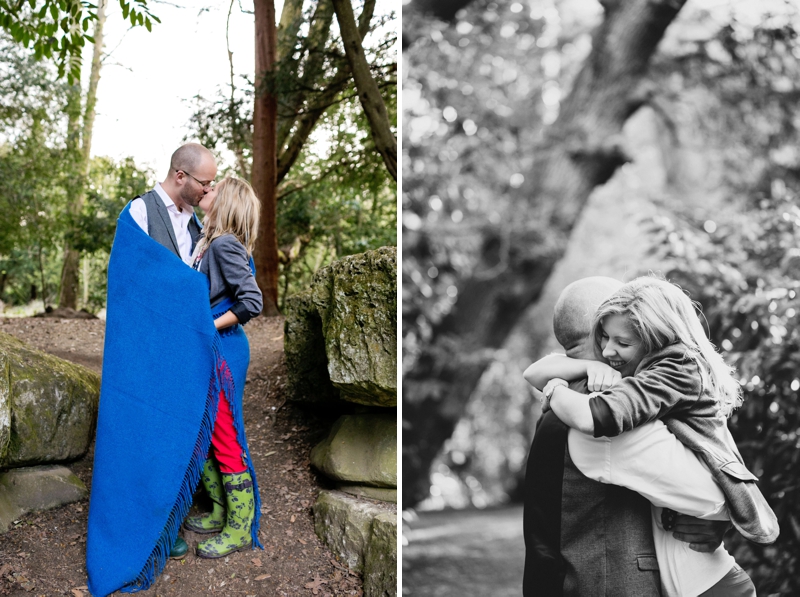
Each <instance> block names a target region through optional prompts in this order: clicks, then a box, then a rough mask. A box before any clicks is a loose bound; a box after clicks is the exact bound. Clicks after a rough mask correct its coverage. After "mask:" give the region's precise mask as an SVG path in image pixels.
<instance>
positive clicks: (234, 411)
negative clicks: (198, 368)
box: [218, 360, 264, 549]
mask: <svg viewBox="0 0 800 597" xmlns="http://www.w3.org/2000/svg"><path fill="white" fill-rule="evenodd" d="M218 375H219V377H220V378H221V379H222V380H224V386H225V387H224V388H223V390H224V392H225V396H227V397H228V405H229V406H230V409H231V415H232V417H233V425H234V427H235V428H236V440H237V441H238V442H239V445H240V446H241V447H242V449H244V452H245V454H246V456H247V471H248V472H249V473H250V478H251V479H252V480H253V498H254V499H255V506H254V512H253V524H252V525H250V537H251V539H252V540H253V548H256V547H258V548H260V549H264V546H263V545H261V541H260V540H259V538H258V529H259V525H260V523H261V496H260V494H259V491H258V482H257V481H256V471H255V469H254V468H253V459H252V458H250V449H249V448H248V446H247V436H246V434H245V432H244V415H243V414H242V412H241V410H240V409H239V404H238V401H237V400H236V399H235V396H236V386H235V384H234V381H233V375H232V374H231V370H230V369H229V368H228V363H226V362H225V361H224V360H223V361H222V362H221V363H220V365H219V371H218Z"/></svg>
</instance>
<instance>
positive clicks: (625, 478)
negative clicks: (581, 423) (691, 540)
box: [568, 421, 728, 520]
mask: <svg viewBox="0 0 800 597" xmlns="http://www.w3.org/2000/svg"><path fill="white" fill-rule="evenodd" d="M568 441H569V452H570V456H571V457H572V460H573V462H575V465H576V466H577V467H578V470H580V471H581V472H582V473H583V474H584V475H586V476H587V477H589V478H590V479H595V480H596V481H600V482H601V483H610V484H612V485H621V486H623V487H627V488H628V489H632V490H633V491H635V492H637V493H639V494H641V495H643V496H644V497H645V498H647V500H648V501H649V502H650V503H651V504H653V505H654V506H659V507H662V508H670V509H671V510H675V511H676V512H682V513H684V514H690V515H692V516H697V517H699V518H704V519H711V520H726V519H727V517H728V514H727V509H726V508H725V494H724V493H723V492H722V489H721V488H720V487H719V485H717V484H716V483H715V482H714V479H713V477H712V476H711V473H710V472H709V470H708V469H707V468H706V467H705V466H704V465H703V464H702V463H701V462H700V460H698V459H697V456H695V454H694V452H692V451H691V450H690V449H689V448H687V447H686V446H684V445H683V444H682V443H681V442H680V441H679V440H678V438H676V437H675V436H674V435H672V433H670V432H669V430H668V429H667V427H666V425H664V423H662V422H661V421H653V422H652V423H649V424H647V425H643V426H641V427H638V428H636V429H634V430H632V431H628V432H626V433H623V434H622V435H619V436H617V437H614V438H610V439H609V440H608V441H607V442H604V443H602V444H598V443H597V441H596V440H593V438H589V437H587V436H585V435H582V434H577V433H570V434H569V439H568ZM598 445H600V446H602V449H598Z"/></svg>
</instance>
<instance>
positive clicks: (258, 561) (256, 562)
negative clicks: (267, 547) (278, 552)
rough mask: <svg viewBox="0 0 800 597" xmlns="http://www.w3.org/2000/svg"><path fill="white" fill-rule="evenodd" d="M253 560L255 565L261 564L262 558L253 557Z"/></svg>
mask: <svg viewBox="0 0 800 597" xmlns="http://www.w3.org/2000/svg"><path fill="white" fill-rule="evenodd" d="M252 562H253V565H254V566H261V560H260V559H259V558H253V559H252Z"/></svg>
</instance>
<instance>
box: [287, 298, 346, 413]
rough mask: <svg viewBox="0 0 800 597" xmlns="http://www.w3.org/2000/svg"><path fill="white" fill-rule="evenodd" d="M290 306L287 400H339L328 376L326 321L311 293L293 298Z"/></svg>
mask: <svg viewBox="0 0 800 597" xmlns="http://www.w3.org/2000/svg"><path fill="white" fill-rule="evenodd" d="M286 305H287V308H286V322H285V323H284V331H283V338H284V342H283V350H284V353H285V355H286V369H287V371H288V377H289V383H288V385H287V388H286V393H287V397H288V398H289V399H290V400H295V401H298V402H331V401H335V400H337V399H338V398H339V390H338V389H337V388H335V387H334V386H333V384H332V383H331V378H330V376H329V375H328V357H327V356H326V354H325V338H324V336H323V335H322V318H321V317H320V316H319V313H318V312H317V308H316V306H315V305H314V301H313V297H312V294H311V291H306V292H303V293H300V294H296V295H294V296H291V297H289V298H288V299H287V301H286Z"/></svg>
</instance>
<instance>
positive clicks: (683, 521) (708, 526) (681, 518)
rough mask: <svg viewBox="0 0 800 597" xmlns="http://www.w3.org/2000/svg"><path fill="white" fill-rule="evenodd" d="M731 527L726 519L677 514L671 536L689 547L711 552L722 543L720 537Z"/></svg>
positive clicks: (702, 551)
mask: <svg viewBox="0 0 800 597" xmlns="http://www.w3.org/2000/svg"><path fill="white" fill-rule="evenodd" d="M730 528H731V523H730V522H728V521H727V520H700V519H699V518H695V517H694V516H689V515H688V514H678V515H677V517H676V518H675V526H674V528H673V533H672V536H673V537H675V538H676V539H678V540H680V541H683V542H685V543H688V544H689V549H693V550H694V551H699V552H701V553H712V552H714V551H716V549H717V548H718V547H719V546H720V545H722V537H723V535H725V533H726V532H728V529H730Z"/></svg>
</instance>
